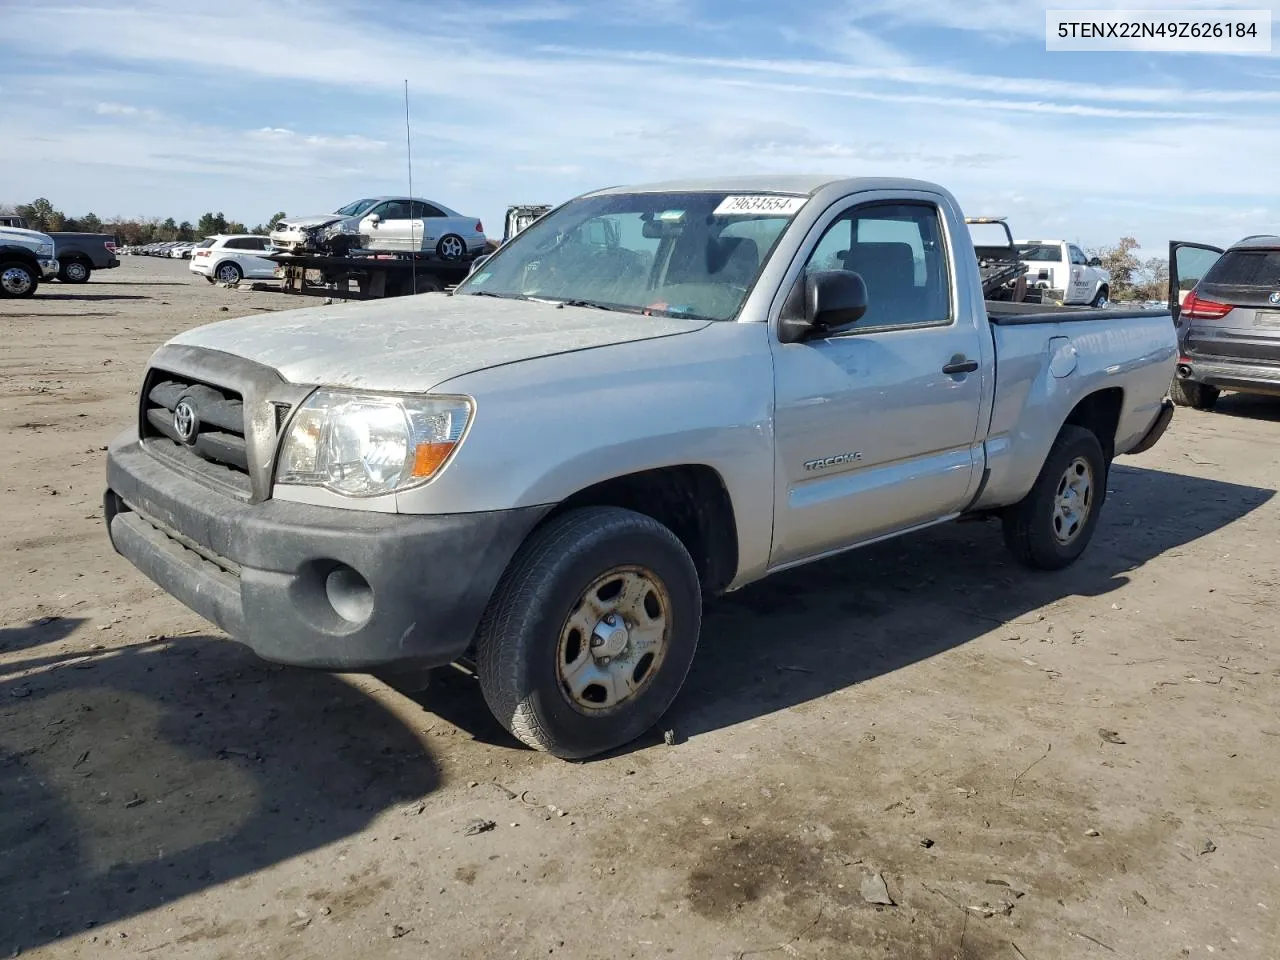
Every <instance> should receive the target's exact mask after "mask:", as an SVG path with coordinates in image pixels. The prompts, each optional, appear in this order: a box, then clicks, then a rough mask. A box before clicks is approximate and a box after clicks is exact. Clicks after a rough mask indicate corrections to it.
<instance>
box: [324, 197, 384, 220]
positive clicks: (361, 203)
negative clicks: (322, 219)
mask: <svg viewBox="0 0 1280 960" xmlns="http://www.w3.org/2000/svg"><path fill="white" fill-rule="evenodd" d="M376 202H377V201H374V200H357V201H356V202H355V203H348V204H347V205H346V206H345V207H339V208H338V209H337V210H335V211H333V212H334V213H340V214H342V215H343V216H344V217H358V216H360V214H362V213H364V212H365V211H366V210H368V209H369V208H370V207H372V206H373V205H374V203H376Z"/></svg>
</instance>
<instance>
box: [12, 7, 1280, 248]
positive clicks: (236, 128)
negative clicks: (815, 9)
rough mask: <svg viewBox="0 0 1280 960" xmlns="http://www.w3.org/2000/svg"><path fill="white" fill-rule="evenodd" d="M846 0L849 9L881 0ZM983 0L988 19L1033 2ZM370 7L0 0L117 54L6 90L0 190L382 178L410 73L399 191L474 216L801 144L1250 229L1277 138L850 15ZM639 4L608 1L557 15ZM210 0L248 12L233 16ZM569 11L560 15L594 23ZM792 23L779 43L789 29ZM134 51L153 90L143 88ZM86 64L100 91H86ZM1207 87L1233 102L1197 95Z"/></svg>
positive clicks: (1190, 101) (338, 183)
mask: <svg viewBox="0 0 1280 960" xmlns="http://www.w3.org/2000/svg"><path fill="white" fill-rule="evenodd" d="M868 2H869V5H868V6H866V7H862V8H860V9H863V10H864V12H865V10H868V9H874V8H875V6H876V5H877V4H879V6H880V7H881V8H884V7H885V6H886V5H885V4H883V3H880V0H868ZM982 4H984V5H985V6H983V8H982V9H986V10H987V12H988V13H989V14H991V15H993V16H998V17H1004V18H1006V19H1007V18H1008V17H1011V16H1013V15H1014V14H1019V15H1021V14H1020V13H1019V11H1021V13H1025V12H1026V10H1027V9H1029V8H1031V7H1032V6H1033V5H1031V4H1028V3H1020V2H1017V0H982ZM944 6H946V5H944V4H941V3H940V2H935V0H923V2H922V4H920V5H918V6H917V7H912V8H908V7H907V5H905V4H903V5H902V8H903V9H902V10H901V11H899V15H898V16H899V19H901V18H902V17H906V16H916V17H926V20H927V22H931V23H938V22H941V21H944V20H945V19H946V18H947V17H953V16H955V14H954V12H953V13H947V12H946V10H947V9H951V8H950V7H949V6H946V9H944ZM390 9H392V10H394V11H396V12H397V14H398V15H400V16H404V17H406V18H408V20H409V21H412V22H405V23H399V24H395V25H393V26H379V25H376V24H375V23H373V22H371V21H370V20H369V19H368V18H360V19H356V18H354V17H350V16H348V17H346V18H343V17H342V16H340V15H339V11H338V9H337V8H334V7H331V6H325V5H323V4H320V3H314V4H310V3H309V4H305V5H300V4H299V3H298V0H283V2H280V3H277V4H273V5H271V6H262V5H258V4H246V3H245V2H244V0H225V2H224V3H223V4H222V5H221V6H220V7H219V10H218V11H217V12H215V11H212V10H208V11H206V10H204V9H201V8H193V9H188V8H182V9H181V10H178V9H177V8H174V7H173V6H172V5H171V4H169V5H161V4H157V3H154V2H153V0H140V2H139V3H137V4H135V5H134V6H132V7H130V8H127V9H126V8H122V7H117V6H114V5H113V6H94V5H92V4H86V3H80V4H73V5H72V6H70V7H69V6H67V5H66V3H64V4H63V5H62V6H55V5H45V4H37V5H27V6H24V7H21V8H17V9H14V10H7V11H6V14H5V17H6V21H7V24H8V30H9V36H10V37H11V38H14V37H16V38H19V39H18V41H17V42H18V43H19V44H22V43H26V44H27V45H28V46H29V47H30V48H31V49H32V50H39V51H40V52H41V56H42V57H43V58H45V59H46V60H47V62H49V63H50V64H65V65H66V66H67V67H68V68H69V69H70V70H71V71H82V70H83V64H84V63H85V62H86V60H89V59H90V58H91V59H92V61H93V62H99V61H101V60H103V59H104V58H105V59H106V60H107V61H108V62H111V63H115V64H124V65H126V67H125V68H120V67H115V68H113V71H114V72H112V73H101V74H97V73H95V74H93V75H92V76H90V75H88V74H87V73H77V72H71V73H69V74H67V75H65V76H61V77H45V78H42V81H41V83H42V86H44V87H45V88H47V89H48V91H49V95H48V96H46V97H45V98H44V99H45V100H46V101H47V102H48V103H54V104H72V102H73V101H74V102H76V103H80V107H79V108H73V106H65V107H56V106H55V107H54V108H52V109H50V108H49V107H48V106H47V103H46V104H42V105H41V106H40V107H38V108H37V107H34V106H33V107H31V108H27V107H24V106H23V105H22V104H21V103H19V105H18V106H17V107H16V108H15V109H16V110H17V111H18V113H17V114H15V115H14V116H12V117H11V118H10V120H9V129H10V130H11V131H14V133H13V134H12V135H11V136H8V137H5V138H4V139H3V140H0V164H3V166H4V167H5V169H6V172H7V173H10V172H11V171H12V173H10V180H9V185H8V186H6V190H18V191H19V194H18V196H17V197H15V198H12V199H22V198H23V197H24V196H25V194H27V193H30V194H31V195H33V196H34V195H37V194H43V195H48V196H50V197H51V199H55V202H56V203H58V204H59V205H60V206H62V207H63V208H65V209H69V210H72V211H74V210H77V209H90V208H94V209H97V210H98V212H99V213H100V214H101V213H103V211H102V209H101V208H102V206H103V201H102V199H101V198H102V197H103V196H109V197H111V198H112V200H113V201H114V202H123V203H124V204H125V205H126V212H127V209H128V208H134V209H136V210H139V211H140V212H154V213H158V214H161V215H167V214H168V213H170V212H172V213H173V214H174V215H175V216H178V217H179V219H183V218H188V219H194V218H195V217H196V216H198V215H199V214H200V213H201V212H203V210H205V209H210V208H212V209H223V210H225V211H226V212H227V214H228V215H231V216H235V217H236V218H238V219H242V220H245V221H247V222H257V221H259V220H262V219H265V217H267V216H269V215H270V213H271V212H273V211H275V210H277V209H281V208H283V209H286V210H290V211H292V212H296V211H299V210H301V211H311V210H314V209H327V208H333V207H336V206H337V205H338V204H340V203H343V202H346V201H348V200H351V199H354V198H355V197H357V196H359V195H367V194H369V193H375V192H376V193H382V192H392V191H398V190H401V189H404V181H405V179H406V175H405V174H406V171H405V160H404V156H403V145H404V141H403V126H402V124H403V114H402V113H401V112H400V109H401V105H400V99H399V98H400V93H401V88H402V87H401V85H402V83H403V80H404V79H405V78H407V79H408V80H409V81H410V85H411V92H412V96H413V131H414V156H415V164H414V166H415V186H416V187H418V192H419V193H421V194H424V195H426V196H428V197H434V198H438V199H439V200H441V201H443V202H445V203H447V204H449V205H450V206H454V207H456V208H459V209H462V210H465V211H467V212H468V213H474V214H476V215H478V216H480V217H481V218H482V219H484V220H485V221H486V222H490V223H500V222H501V213H502V211H503V209H504V208H505V206H506V204H507V203H509V202H517V201H521V202H523V201H530V202H533V201H546V202H556V201H559V200H562V199H565V198H566V197H567V196H570V195H572V194H574V193H578V192H581V191H583V190H586V189H590V188H593V187H597V186H599V185H601V184H603V183H625V182H634V181H638V180H649V179H667V178H669V177H671V176H678V175H685V174H689V175H697V174H714V173H740V172H755V171H764V170H778V171H796V170H812V169H813V168H814V167H820V168H831V167H835V168H837V172H847V173H850V174H876V175H904V176H915V177H922V178H924V179H932V180H936V181H939V182H941V183H943V184H945V185H946V186H948V187H950V188H951V189H952V190H953V191H954V192H955V193H956V194H957V196H958V197H959V198H960V199H961V201H962V202H963V203H964V204H966V206H970V207H972V208H973V209H974V210H975V211H976V212H978V213H991V212H995V213H1005V214H1008V215H1009V216H1011V217H1013V218H1015V220H1016V221H1017V222H1019V223H1022V224H1025V228H1022V227H1020V228H1018V229H1019V232H1023V229H1025V230H1026V231H1027V232H1037V231H1038V230H1039V229H1040V228H1041V227H1042V226H1044V227H1046V228H1047V227H1049V226H1053V227H1054V228H1055V229H1056V230H1059V231H1060V232H1062V233H1063V234H1065V235H1066V236H1068V237H1069V238H1071V239H1077V240H1082V241H1084V242H1087V243H1095V242H1104V241H1108V240H1112V239H1114V238H1115V237H1118V236H1120V235H1121V234H1122V233H1138V234H1139V235H1140V236H1139V239H1142V240H1144V242H1148V243H1151V244H1153V245H1158V244H1159V243H1160V242H1162V241H1163V239H1164V237H1165V236H1167V235H1169V234H1161V233H1160V231H1165V230H1168V231H1169V233H1170V234H1172V233H1177V234H1183V235H1187V236H1190V237H1191V238H1194V237H1195V236H1197V235H1202V234H1201V231H1204V232H1205V233H1204V235H1207V233H1208V231H1209V230H1215V231H1219V233H1217V234H1214V235H1213V236H1209V237H1208V238H1209V239H1210V240H1211V241H1212V240H1215V239H1217V240H1222V241H1225V240H1229V239H1232V237H1231V236H1227V235H1226V234H1227V233H1231V234H1234V233H1239V232H1249V230H1244V231H1242V230H1241V229H1239V227H1241V226H1243V224H1238V225H1237V224H1234V223H1232V222H1230V218H1229V217H1228V216H1227V214H1228V213H1229V212H1230V211H1231V210H1232V209H1239V210H1243V211H1255V212H1256V211H1262V212H1266V211H1273V212H1274V211H1275V210H1276V209H1277V208H1280V200H1278V199H1277V188H1276V187H1275V186H1274V185H1273V184H1274V178H1273V174H1272V173H1271V167H1272V166H1273V164H1270V163H1269V162H1268V159H1267V158H1270V157H1275V156H1277V155H1280V129H1277V124H1276V123H1275V122H1274V118H1275V114H1276V107H1275V104H1276V103H1277V101H1280V92H1278V91H1276V89H1275V87H1274V85H1272V84H1263V83H1259V84H1258V86H1259V87H1260V88H1262V89H1259V90H1256V91H1241V90H1230V89H1228V90H1217V89H1195V90H1188V89H1184V88H1181V87H1178V86H1177V85H1176V83H1172V82H1169V81H1167V80H1166V79H1165V78H1164V77H1162V76H1160V75H1159V74H1156V73H1154V72H1153V73H1152V74H1151V75H1150V79H1149V80H1148V81H1147V82H1145V83H1140V84H1135V83H1133V82H1129V83H1125V84H1113V83H1109V82H1107V81H1108V77H1107V75H1106V73H1105V70H1104V68H1101V67H1100V68H1099V70H1098V71H1097V72H1096V73H1095V74H1092V75H1089V78H1088V79H1079V77H1081V76H1083V75H1080V74H1075V75H1073V74H1071V73H1069V72H1068V73H1063V74H1059V75H1057V76H1054V77H1039V76H1035V75H1022V76H1016V77H1015V76H1009V77H1006V76H999V75H997V74H996V73H995V72H985V70H984V69H978V70H975V71H972V72H971V71H966V70H964V69H961V68H960V67H958V66H957V65H956V64H957V63H959V62H960V58H958V57H957V58H953V59H952V61H951V62H950V63H947V62H942V61H939V60H937V59H934V60H930V61H929V62H928V63H917V62H915V61H914V60H912V59H911V58H910V57H908V56H907V55H905V54H904V53H903V52H902V51H901V50H900V49H898V48H897V47H895V46H894V45H892V44H890V43H888V42H886V41H883V40H881V39H880V38H879V37H878V36H877V35H876V34H875V33H873V32H872V31H873V30H877V29H878V24H877V21H875V20H874V19H873V18H865V17H864V18H861V19H858V20H857V21H856V22H854V23H853V27H852V28H851V29H852V30H853V32H852V33H849V32H845V33H839V32H838V31H837V30H836V29H835V27H834V26H833V27H832V29H831V30H830V31H829V36H828V34H827V33H824V38H825V39H826V40H827V41H828V42H827V43H826V48H827V49H829V50H833V49H837V48H839V47H841V46H842V45H847V46H848V47H849V49H850V52H851V56H850V59H848V60H845V61H843V62H837V61H835V60H832V59H827V60H823V59H812V58H799V57H796V58H792V59H785V60H784V59H782V58H781V57H778V58H776V59H764V58H758V57H752V56H750V54H752V53H755V52H756V51H758V50H761V49H767V47H768V43H767V42H766V43H762V42H758V38H757V37H755V36H746V35H745V34H746V33H748V32H749V28H750V29H754V28H755V27H757V26H758V24H757V23H754V22H753V23H752V24H750V25H744V24H743V23H737V24H734V23H727V22H726V23H722V24H719V25H708V24H704V23H700V22H699V21H698V19H697V8H696V7H695V6H693V5H692V4H691V3H686V2H684V0H662V3H661V8H660V12H661V16H662V17H663V18H665V20H664V23H670V24H672V25H673V27H674V28H675V29H677V30H678V31H679V33H678V35H679V36H680V37H682V38H685V39H687V38H688V37H689V36H691V35H693V34H690V33H689V32H688V31H686V30H685V29H684V27H683V26H677V25H682V24H687V25H688V29H689V30H696V31H709V30H714V31H720V32H721V35H720V36H719V39H721V40H724V41H725V42H723V43H714V44H713V43H710V42H708V43H706V44H703V46H706V47H707V49H709V50H723V49H734V48H736V49H739V50H741V51H743V55H741V56H730V57H717V56H711V55H697V56H690V55H680V54H675V53H670V52H664V51H659V50H649V49H645V48H643V47H641V48H632V49H623V50H609V49H599V48H593V47H592V46H589V45H587V44H585V43H584V44H580V45H572V44H568V43H567V42H565V41H567V40H568V39H569V36H568V34H569V31H568V30H567V29H566V30H565V31H564V33H565V38H564V41H562V42H560V43H558V44H556V45H550V44H544V45H541V46H539V45H535V44H532V43H528V42H525V41H522V39H521V38H522V37H524V36H526V33H525V31H526V29H528V28H529V26H530V25H532V24H538V25H539V27H540V30H539V34H538V35H539V36H547V35H548V33H549V32H550V31H551V30H553V29H555V28H556V25H557V24H562V23H565V22H567V21H566V17H565V11H566V10H567V9H569V7H568V5H567V4H565V3H550V2H548V3H541V4H539V3H524V4H519V5H515V4H513V5H509V6H504V7H503V8H501V9H502V10H503V11H505V12H504V14H503V15H502V16H501V17H498V18H496V19H495V18H493V17H491V16H489V13H490V12H491V11H492V10H493V9H498V8H496V7H492V6H487V7H484V8H483V9H479V10H477V9H473V8H472V7H463V6H460V5H458V4H453V3H446V4H441V5H439V7H438V8H437V5H436V4H434V3H433V4H432V7H431V11H430V13H431V15H430V16H427V15H425V14H424V15H423V16H422V17H420V18H415V14H414V12H415V11H418V10H421V9H422V8H420V7H417V6H413V7H410V6H408V5H405V6H393V7H392V8H390ZM573 9H575V10H577V9H578V8H573ZM895 9H897V8H896V7H895ZM955 9H961V10H962V9H964V7H963V5H956V7H955ZM975 9H976V8H975ZM643 12H644V6H643V4H641V3H639V2H633V0H628V3H625V4H621V5H616V4H615V5H610V4H604V3H601V4H599V5H596V6H593V7H590V8H588V9H587V10H586V11H585V12H583V13H582V16H581V18H580V19H581V20H585V21H591V22H595V23H600V22H604V21H606V20H612V21H614V22H618V21H622V20H626V19H627V18H641V17H643ZM1033 12H1034V11H1033ZM73 14H74V15H73ZM965 16H968V14H966V15H965ZM975 16H977V14H975ZM1038 16H1039V20H1038V22H1039V23H1040V24H1041V30H1042V28H1043V16H1042V14H1039V15H1038ZM927 18H933V19H932V20H928V19H927ZM228 19H230V20H233V21H236V22H245V23H251V24H252V29H251V30H246V31H238V32H236V33H235V34H234V36H229V35H228V34H227V33H226V31H225V29H224V26H225V23H226V22H227V20H228ZM836 19H838V18H833V17H822V16H818V17H817V18H816V19H815V20H814V21H813V22H815V23H834V22H835V20H836ZM926 20H921V21H920V22H926ZM636 22H642V21H636ZM650 25H651V24H650ZM55 26H56V29H55ZM580 26H581V24H580V23H575V24H574V27H575V29H574V31H573V37H574V38H575V39H580V38H584V37H590V36H591V35H590V34H587V33H584V32H583V31H582V30H580V29H577V28H578V27H580ZM789 28H790V29H791V31H792V33H791V38H790V42H792V43H795V42H798V41H799V39H800V38H801V37H802V36H803V35H805V30H806V29H808V28H807V27H805V26H804V25H803V24H800V25H797V24H795V23H790V27H789ZM734 31H738V32H737V33H736V34H735V33H734ZM628 35H629V34H628V33H627V32H626V31H621V32H619V31H613V32H612V33H611V34H610V38H611V41H612V42H618V43H625V41H626V38H627V36H628ZM673 35H675V34H673ZM697 35H698V36H703V34H702V33H699V34H697ZM777 35H778V31H777V30H776V28H775V31H774V33H772V34H771V35H770V36H777ZM23 38H26V39H25V40H24V39H23ZM730 40H732V41H734V42H733V43H732V44H730V43H729V42H728V41H730ZM748 41H756V42H748ZM973 42H974V43H976V42H977V41H976V40H974V41H973ZM683 46H684V48H685V49H688V48H689V47H690V46H691V45H690V44H688V43H684V44H683ZM694 46H695V48H697V45H694ZM1046 56H1047V55H1046ZM1019 62H1021V63H1024V64H1025V63H1026V60H1025V59H1023V60H1021V61H1019ZM1096 62H1098V63H1105V61H1103V60H1097V61H1096ZM999 68H1000V64H999V63H998V62H997V63H996V64H994V65H992V66H991V67H989V68H986V69H987V70H990V71H995V70H997V69H999ZM1031 69H1032V68H1031V67H1024V70H1025V71H1030V70H1031ZM1047 70H1048V67H1046V71H1047ZM1009 72H1011V73H1012V72H1013V71H1012V70H1010V71H1009ZM0 77H3V65H2V64H0ZM147 77H149V78H150V79H149V84H150V88H151V89H152V91H153V93H154V100H153V101H151V102H153V103H154V104H155V105H154V106H152V105H147V106H143V104H147V103H149V101H148V99H147V97H146V95H145V94H146V92H147V90H148V84H147V83H144V82H142V80H141V79H140V78H147ZM1210 79H1212V78H1210ZM237 82H238V83H239V84H240V86H239V87H235V86H233V84H234V83H237ZM1206 86H1207V87H1213V86H1215V84H1214V83H1212V82H1209V80H1207V81H1206ZM215 89H216V90H217V91H224V90H225V92H226V94H227V95H226V96H222V95H221V93H220V92H218V93H215V92H214V91H215ZM86 90H94V91H95V93H94V96H95V97H99V98H101V99H98V100H94V101H86V100H84V99H83V98H84V96H85V91H86ZM64 93H65V95H62V94H64ZM236 93H239V94H241V96H235V94H236ZM304 93H305V96H304ZM77 98H80V99H77ZM86 104H87V105H86ZM95 104H96V105H95ZM1227 105H1230V106H1229V110H1230V113H1231V114H1232V115H1233V116H1228V115H1227V114H1226V113H1223V112H1222V111H1221V110H1220V109H1214V108H1215V107H1217V108H1225V107H1226V106H1227ZM161 106H163V107H164V110H163V111H161V110H160V109H159V108H160V107H161ZM100 108H101V109H100ZM77 109H78V110H79V111H80V112H79V113H77V112H76V111H77ZM146 111H152V112H154V113H155V114H156V115H157V117H158V116H160V115H161V114H163V117H164V123H163V124H159V123H154V122H151V121H152V119H154V118H151V117H149V116H148V114H147V112H146ZM1244 115H1251V116H1253V117H1254V118H1255V119H1252V120H1250V121H1248V122H1245V121H1243V120H1241V119H1239V118H1240V117H1241V116H1244ZM184 117H185V118H186V119H183V118H184ZM1205 143H1212V144H1213V145H1214V149H1215V150H1217V151H1220V152H1221V153H1222V155H1223V156H1231V157H1232V176H1231V177H1229V178H1225V177H1207V176H1205V175H1204V171H1203V162H1204V159H1203V153H1202V151H1201V150H1200V149H1199V147H1198V145H1200V144H1205ZM1197 194H1206V195H1207V197H1205V198H1198V197H1197ZM0 199H11V198H7V197H6V198H0ZM148 205H150V206H151V207H152V209H150V210H147V209H146V208H147V206H148ZM1193 210H1200V211H1202V212H1203V215H1201V214H1199V213H1194V212H1192V211H1193ZM1184 211H1185V212H1184ZM1180 225H1181V227H1183V228H1182V229H1178V228H1179V227H1180ZM1144 231H1145V233H1144Z"/></svg>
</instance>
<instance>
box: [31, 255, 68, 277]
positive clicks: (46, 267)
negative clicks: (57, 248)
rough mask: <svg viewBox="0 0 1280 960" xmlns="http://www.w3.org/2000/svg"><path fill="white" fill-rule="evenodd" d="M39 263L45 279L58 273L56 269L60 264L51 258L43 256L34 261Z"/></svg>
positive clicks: (60, 266)
mask: <svg viewBox="0 0 1280 960" xmlns="http://www.w3.org/2000/svg"><path fill="white" fill-rule="evenodd" d="M36 262H37V263H39V264H40V272H41V273H42V274H43V275H44V279H45V280H52V279H54V278H55V277H56V276H57V275H58V271H59V270H61V269H62V264H60V263H58V261H57V260H54V259H53V258H51V257H50V258H44V259H40V260H37V261H36Z"/></svg>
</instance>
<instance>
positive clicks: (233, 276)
mask: <svg viewBox="0 0 1280 960" xmlns="http://www.w3.org/2000/svg"><path fill="white" fill-rule="evenodd" d="M213 275H214V276H215V277H217V278H218V282H219V283H230V284H237V283H239V282H240V281H241V280H243V279H244V271H243V270H241V269H240V264H238V263H236V262H234V261H232V260H228V261H226V262H225V263H220V264H218V265H217V266H216V267H215V268H214V270H213Z"/></svg>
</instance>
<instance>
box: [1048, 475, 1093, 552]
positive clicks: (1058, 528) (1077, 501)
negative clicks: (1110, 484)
mask: <svg viewBox="0 0 1280 960" xmlns="http://www.w3.org/2000/svg"><path fill="white" fill-rule="evenodd" d="M1092 511H1093V467H1091V466H1090V465H1089V461H1088V460H1086V459H1085V458H1084V457H1076V458H1075V459H1074V460H1072V461H1071V463H1070V464H1068V465H1067V469H1066V470H1064V471H1063V472H1062V476H1061V477H1059V478H1058V486H1057V489H1056V490H1055V491H1054V495H1053V536H1054V538H1055V539H1056V540H1057V541H1058V543H1060V544H1062V545H1063V546H1066V545H1068V544H1070V543H1072V542H1073V541H1074V540H1075V539H1076V538H1077V537H1078V536H1080V531H1082V530H1083V529H1084V528H1085V524H1087V523H1088V522H1089V514H1090V513H1091V512H1092Z"/></svg>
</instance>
